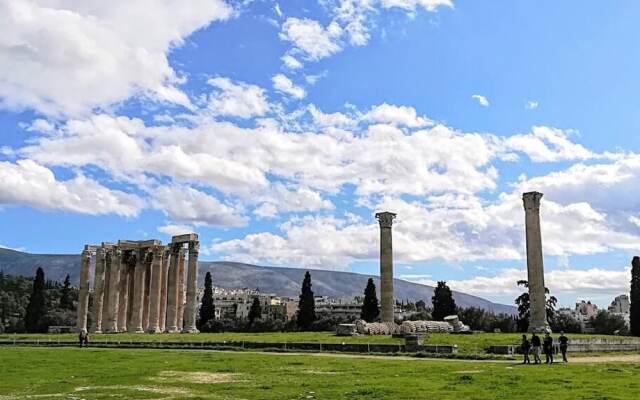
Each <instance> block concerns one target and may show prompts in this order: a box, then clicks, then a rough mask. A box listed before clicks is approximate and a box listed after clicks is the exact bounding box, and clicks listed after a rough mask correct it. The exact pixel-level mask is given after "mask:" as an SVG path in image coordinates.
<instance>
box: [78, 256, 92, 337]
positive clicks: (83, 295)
mask: <svg viewBox="0 0 640 400" xmlns="http://www.w3.org/2000/svg"><path fill="white" fill-rule="evenodd" d="M90 267H91V252H90V251H89V250H88V249H85V250H83V251H82V256H81V259H80V287H79V292H78V320H77V328H78V331H85V332H86V331H87V310H88V308H89V280H90V279H91V277H90V274H91V272H90Z"/></svg>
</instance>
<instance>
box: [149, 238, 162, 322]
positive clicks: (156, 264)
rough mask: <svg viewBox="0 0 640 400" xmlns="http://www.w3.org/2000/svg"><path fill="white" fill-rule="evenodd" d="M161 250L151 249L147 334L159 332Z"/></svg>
mask: <svg viewBox="0 0 640 400" xmlns="http://www.w3.org/2000/svg"><path fill="white" fill-rule="evenodd" d="M162 259H163V257H162V249H161V248H155V249H153V259H152V261H151V268H150V271H151V277H150V287H149V326H148V327H147V332H149V333H156V332H162V331H161V330H160V326H159V323H160V285H161V283H162Z"/></svg>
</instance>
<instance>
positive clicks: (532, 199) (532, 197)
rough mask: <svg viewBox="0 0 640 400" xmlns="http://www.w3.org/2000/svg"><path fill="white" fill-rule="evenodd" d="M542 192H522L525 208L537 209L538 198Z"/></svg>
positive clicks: (538, 207) (538, 204)
mask: <svg viewBox="0 0 640 400" xmlns="http://www.w3.org/2000/svg"><path fill="white" fill-rule="evenodd" d="M541 198H542V193H540V192H527V193H523V194H522V202H523V203H524V209H525V210H539V209H540V199H541Z"/></svg>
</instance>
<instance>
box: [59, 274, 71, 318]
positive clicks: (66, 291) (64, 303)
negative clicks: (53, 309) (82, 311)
mask: <svg viewBox="0 0 640 400" xmlns="http://www.w3.org/2000/svg"><path fill="white" fill-rule="evenodd" d="M60 308H62V309H63V310H73V299H72V298H71V280H70V279H69V274H67V277H66V278H64V285H63V286H62V291H61V293H60Z"/></svg>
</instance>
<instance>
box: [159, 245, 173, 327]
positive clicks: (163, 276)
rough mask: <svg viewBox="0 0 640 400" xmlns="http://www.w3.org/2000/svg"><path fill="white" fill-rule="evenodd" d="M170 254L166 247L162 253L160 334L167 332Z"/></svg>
mask: <svg viewBox="0 0 640 400" xmlns="http://www.w3.org/2000/svg"><path fill="white" fill-rule="evenodd" d="M169 254H171V253H170V252H169V251H168V250H167V248H166V247H165V248H164V249H163V251H162V271H161V275H160V318H159V321H158V327H159V328H160V332H164V330H165V321H166V318H167V274H168V273H169Z"/></svg>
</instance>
